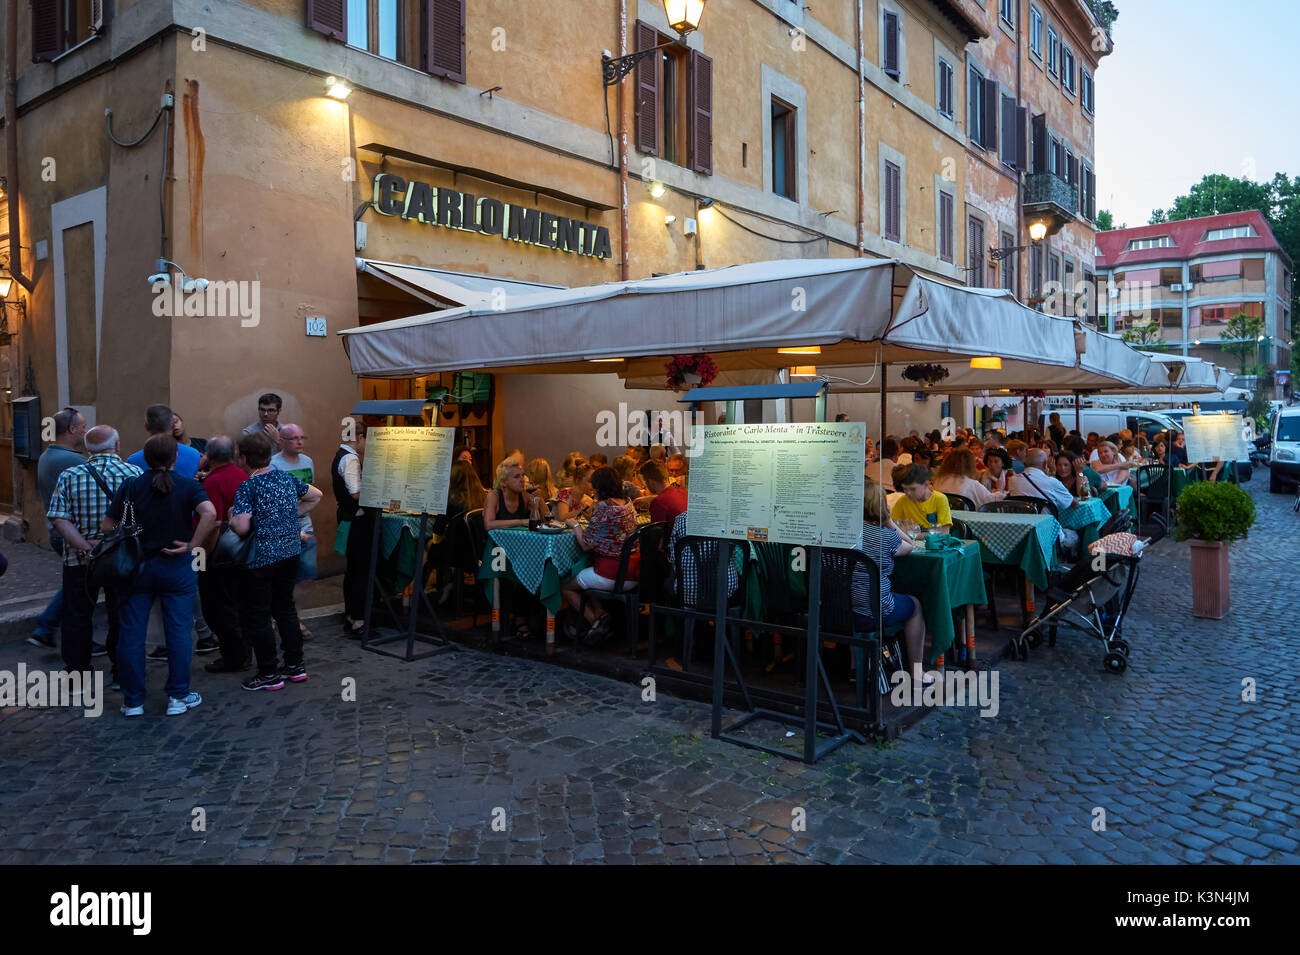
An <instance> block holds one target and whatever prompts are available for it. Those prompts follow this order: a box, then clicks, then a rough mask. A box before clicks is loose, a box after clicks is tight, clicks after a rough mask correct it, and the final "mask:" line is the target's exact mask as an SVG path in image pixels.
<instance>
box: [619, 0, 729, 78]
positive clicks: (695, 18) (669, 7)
mask: <svg viewBox="0 0 1300 955" xmlns="http://www.w3.org/2000/svg"><path fill="white" fill-rule="evenodd" d="M704 4H705V0H664V13H665V14H666V15H667V17H668V25H669V26H670V27H671V28H672V29H674V30H676V31H677V35H678V36H679V37H681V42H682V43H685V42H686V36H687V34H689V33H692V32H694V31H695V30H696V28H698V27H699V25H700V18H701V17H703V16H704ZM676 45H677V41H675V40H673V41H669V42H668V43H660V44H659V45H658V46H651V47H646V48H645V49H644V50H637V51H636V52H635V53H629V54H628V55H627V56H617V57H616V56H613V55H612V54H610V52H609V50H605V51H604V53H602V54H601V57H600V75H601V78H602V79H603V80H604V83H605V85H606V86H613V85H614V84H616V83H620V82H622V80H623V77H625V76H627V75H628V74H629V73H631V72H632V71H633V70H634V69H636V65H637V63H639V62H640V61H641V60H643V59H645V58H646V57H648V56H653V55H654V54H655V53H657V52H658V51H660V50H662V49H664V48H665V47H669V46H676Z"/></svg>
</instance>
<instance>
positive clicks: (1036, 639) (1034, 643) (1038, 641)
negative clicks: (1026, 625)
mask: <svg viewBox="0 0 1300 955" xmlns="http://www.w3.org/2000/svg"><path fill="white" fill-rule="evenodd" d="M1026 640H1027V641H1028V643H1029V645H1030V646H1031V647H1034V648H1037V647H1039V646H1041V645H1042V643H1043V635H1042V634H1041V633H1040V632H1039V631H1037V630H1035V631H1034V632H1033V633H1031V634H1029V636H1028V637H1026Z"/></svg>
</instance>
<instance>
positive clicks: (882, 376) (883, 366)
mask: <svg viewBox="0 0 1300 955" xmlns="http://www.w3.org/2000/svg"><path fill="white" fill-rule="evenodd" d="M888 370H889V364H888V362H884V361H882V362H881V363H880V453H881V454H884V453H885V410H886V408H885V394H886V393H885V376H886V373H887V372H888ZM890 480H891V479H890V477H889V475H887V474H885V473H884V472H883V471H882V472H881V474H880V483H881V484H886V485H887V486H889V487H893V485H892V484H889V483H888V482H889V481H890Z"/></svg>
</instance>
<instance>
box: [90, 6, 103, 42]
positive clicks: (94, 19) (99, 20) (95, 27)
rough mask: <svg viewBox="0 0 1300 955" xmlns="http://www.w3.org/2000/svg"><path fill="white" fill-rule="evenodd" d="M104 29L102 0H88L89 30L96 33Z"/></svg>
mask: <svg viewBox="0 0 1300 955" xmlns="http://www.w3.org/2000/svg"><path fill="white" fill-rule="evenodd" d="M103 29H104V0H90V32H91V34H92V35H93V34H96V33H99V32H101V31H102V30H103Z"/></svg>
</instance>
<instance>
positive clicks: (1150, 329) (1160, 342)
mask: <svg viewBox="0 0 1300 955" xmlns="http://www.w3.org/2000/svg"><path fill="white" fill-rule="evenodd" d="M1120 338H1122V339H1123V340H1124V341H1126V342H1128V343H1129V344H1130V345H1132V346H1133V347H1134V348H1143V349H1146V350H1147V351H1153V350H1155V349H1157V348H1168V347H1169V343H1168V342H1166V341H1165V340H1164V339H1163V338H1162V337H1161V336H1160V326H1159V325H1157V324H1156V322H1155V319H1150V318H1149V319H1147V320H1146V321H1144V322H1143V321H1134V322H1133V323H1132V324H1131V325H1129V327H1128V328H1126V329H1124V332H1123V334H1122V335H1120Z"/></svg>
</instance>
